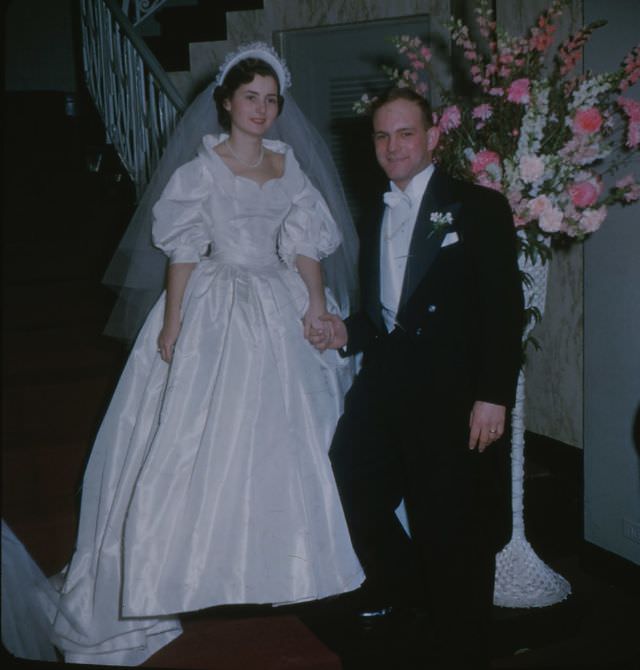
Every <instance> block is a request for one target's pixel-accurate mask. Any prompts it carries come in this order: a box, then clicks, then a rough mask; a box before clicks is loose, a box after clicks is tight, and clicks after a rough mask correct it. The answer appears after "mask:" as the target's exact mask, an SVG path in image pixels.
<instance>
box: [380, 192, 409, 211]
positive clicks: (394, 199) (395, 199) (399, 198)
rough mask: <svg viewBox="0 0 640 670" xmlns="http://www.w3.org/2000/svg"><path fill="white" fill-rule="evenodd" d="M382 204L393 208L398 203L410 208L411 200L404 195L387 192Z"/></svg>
mask: <svg viewBox="0 0 640 670" xmlns="http://www.w3.org/2000/svg"><path fill="white" fill-rule="evenodd" d="M382 199H383V200H384V204H385V205H386V206H387V207H391V208H393V207H395V206H396V205H399V204H400V203H404V204H405V205H407V207H411V199H410V198H409V196H408V195H407V194H406V193H398V192H397V191H387V192H386V193H385V194H384V195H383V196H382Z"/></svg>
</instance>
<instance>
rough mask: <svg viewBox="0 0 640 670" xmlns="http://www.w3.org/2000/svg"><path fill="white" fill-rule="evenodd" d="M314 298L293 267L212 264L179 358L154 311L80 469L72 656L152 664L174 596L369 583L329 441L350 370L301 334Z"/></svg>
mask: <svg viewBox="0 0 640 670" xmlns="http://www.w3.org/2000/svg"><path fill="white" fill-rule="evenodd" d="M329 297H330V296H329ZM306 302H307V299H306V289H305V287H304V284H303V282H302V280H301V278H300V277H299V275H298V274H297V273H296V272H294V271H291V270H288V269H286V268H285V267H284V266H276V267H269V268H263V269H261V270H255V269H253V270H250V269H247V268H242V267H239V266H237V265H230V264H225V263H219V262H213V261H209V262H203V263H201V264H199V265H198V266H197V267H196V269H195V271H194V273H193V274H192V277H191V279H190V282H189V285H188V288H187V292H186V294H185V298H184V301H183V316H182V329H181V332H180V336H179V339H178V342H177V345H176V349H175V353H174V358H173V361H172V363H171V364H170V365H167V364H166V363H164V362H163V361H162V360H161V358H160V356H159V354H158V352H157V343H156V339H157V336H158V333H159V331H160V328H161V324H162V318H163V309H164V297H161V299H160V300H159V302H158V303H157V304H156V306H155V307H154V308H153V309H152V311H151V313H150V315H149V317H148V319H147V321H146V323H145V325H144V327H143V329H142V331H141V333H140V335H139V337H138V339H137V341H136V344H135V346H134V348H133V350H132V353H131V355H130V357H129V360H128V362H127V364H126V366H125V369H124V372H123V374H122V376H121V379H120V381H119V383H118V386H117V388H116V391H115V393H114V396H113V398H112V401H111V403H110V406H109V409H108V411H107V414H106V416H105V418H104V420H103V423H102V425H101V427H100V430H99V433H98V435H97V438H96V441H95V444H94V447H93V450H92V453H91V457H90V460H89V462H88V465H87V470H86V473H85V478H84V482H83V491H82V504H81V514H80V525H79V532H78V539H77V546H76V550H75V553H74V555H73V558H72V560H71V562H70V564H69V565H68V566H67V568H66V570H65V573H64V575H62V578H63V581H62V586H61V590H60V599H59V602H58V604H57V609H56V610H55V611H54V612H52V616H53V618H54V619H55V620H54V628H55V633H56V635H57V637H58V639H61V640H62V646H63V651H64V653H65V659H66V660H67V661H70V662H83V663H88V662H93V663H103V664H118V665H119V664H130V665H134V664H138V663H142V662H143V661H144V660H145V659H146V658H148V657H149V656H150V655H151V654H152V653H154V652H155V651H156V650H157V649H159V648H160V647H162V646H164V645H165V644H167V643H168V642H169V641H171V640H172V639H173V638H174V637H176V636H177V635H179V634H180V631H181V629H180V624H179V621H178V619H177V617H176V616H175V615H176V614H178V613H180V612H188V611H194V610H198V609H203V608H207V607H212V606H215V605H222V604H237V603H291V602H299V601H304V600H310V599H319V598H323V597H326V596H329V595H333V594H337V593H341V592H345V591H349V590H352V589H355V588H357V587H358V586H359V585H360V584H361V582H362V580H363V574H362V570H361V567H360V565H359V563H358V560H357V558H356V556H355V554H354V552H353V549H352V547H351V543H350V540H349V535H348V530H347V527H346V523H345V520H344V516H343V512H342V508H341V505H340V501H339V497H338V493H337V489H336V486H335V483H334V480H333V475H332V472H331V467H330V464H329V460H328V456H327V452H328V448H329V444H330V441H331V438H332V435H333V431H334V428H335V425H336V422H337V420H338V418H339V416H340V414H341V412H342V407H343V397H344V394H345V393H346V391H347V389H348V387H349V385H350V384H351V381H352V379H353V368H352V365H351V363H349V362H348V361H346V360H344V359H341V358H340V357H339V356H338V355H337V354H336V352H334V351H327V352H324V353H322V354H321V353H319V352H318V351H316V350H315V349H314V348H313V347H312V346H311V345H310V344H309V343H308V342H307V341H306V340H305V339H304V337H303V333H302V323H301V317H302V315H303V313H304V310H305V308H306ZM332 306H333V310H334V311H335V310H336V307H335V305H332Z"/></svg>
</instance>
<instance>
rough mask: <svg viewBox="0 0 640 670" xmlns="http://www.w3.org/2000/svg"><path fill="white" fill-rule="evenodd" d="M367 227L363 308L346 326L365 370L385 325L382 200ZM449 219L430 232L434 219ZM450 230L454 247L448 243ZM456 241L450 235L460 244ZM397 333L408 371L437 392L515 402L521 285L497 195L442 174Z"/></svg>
mask: <svg viewBox="0 0 640 670" xmlns="http://www.w3.org/2000/svg"><path fill="white" fill-rule="evenodd" d="M378 202H379V205H377V207H376V208H375V210H372V213H371V214H370V218H369V220H368V222H367V223H366V225H364V226H363V227H362V232H361V246H360V264H359V266H360V267H359V269H360V287H361V307H360V311H359V312H358V313H356V314H354V315H352V316H351V317H349V318H348V319H347V320H346V324H347V330H348V335H349V339H348V346H347V354H355V353H358V352H364V359H363V365H365V366H366V365H367V358H368V356H369V354H370V352H371V351H374V350H376V343H379V342H380V340H381V339H384V336H385V335H386V328H385V325H384V321H383V318H382V309H381V303H380V243H381V227H382V218H383V208H384V205H383V201H382V197H379V198H378ZM434 212H437V213H441V214H446V213H447V212H449V213H450V214H451V217H452V224H451V225H450V226H447V227H446V228H438V229H437V230H434V227H433V224H432V222H431V218H430V217H431V214H433V213H434ZM447 233H455V235H457V241H454V242H453V243H451V244H448V245H446V246H442V243H443V240H444V238H445V236H446V235H447ZM455 235H450V236H449V238H448V240H450V239H451V238H454V239H455ZM397 322H398V329H399V330H400V331H402V333H403V337H405V338H406V341H407V346H408V347H409V348H410V349H411V354H410V356H409V358H408V359H407V361H408V365H407V367H408V368H410V369H408V370H407V374H408V375H410V376H413V377H415V378H416V381H417V382H418V383H420V382H419V380H420V379H423V380H426V386H428V387H429V388H430V389H432V394H433V393H439V392H440V390H442V389H456V388H458V389H465V393H464V395H465V397H468V400H469V401H470V402H472V401H475V400H483V401H486V402H491V403H495V404H499V405H505V406H507V407H509V406H511V405H512V404H513V401H514V398H515V387H516V382H517V376H518V371H519V369H520V365H521V356H522V350H521V337H522V328H523V297H522V282H521V278H520V272H519V269H518V263H517V251H516V234H515V229H514V225H513V219H512V214H511V209H510V207H509V204H508V202H507V200H506V199H505V198H504V197H503V196H502V195H501V194H499V193H497V192H495V191H493V190H490V189H487V188H483V187H480V186H477V185H474V184H470V183H466V182H462V181H459V180H455V179H452V178H451V177H449V176H448V175H447V174H446V173H445V172H443V171H442V170H441V169H440V168H436V170H435V171H434V173H433V174H432V176H431V179H430V181H429V184H428V187H427V189H426V191H425V194H424V196H423V200H422V203H421V206H420V209H419V213H418V217H417V220H416V225H415V229H414V232H413V236H412V240H411V245H410V249H409V259H408V261H407V268H406V272H405V277H404V284H403V288H402V295H401V300H400V306H399V310H398V315H397Z"/></svg>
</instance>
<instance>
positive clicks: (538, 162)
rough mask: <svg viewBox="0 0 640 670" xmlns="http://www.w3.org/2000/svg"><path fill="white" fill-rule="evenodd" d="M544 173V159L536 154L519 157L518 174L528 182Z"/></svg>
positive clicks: (535, 179) (533, 180)
mask: <svg viewBox="0 0 640 670" xmlns="http://www.w3.org/2000/svg"><path fill="white" fill-rule="evenodd" d="M543 174H544V161H543V160H542V159H541V158H539V157H538V156H523V157H522V158H521V159H520V176H521V177H522V179H523V181H526V182H527V183H529V184H533V182H535V181H537V180H538V179H540V177H542V175H543Z"/></svg>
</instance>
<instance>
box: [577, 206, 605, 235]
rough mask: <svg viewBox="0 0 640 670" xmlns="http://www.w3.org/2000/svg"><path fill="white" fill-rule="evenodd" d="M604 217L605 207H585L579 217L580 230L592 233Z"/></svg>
mask: <svg viewBox="0 0 640 670" xmlns="http://www.w3.org/2000/svg"><path fill="white" fill-rule="evenodd" d="M606 218H607V208H606V207H604V206H602V207H598V209H585V210H584V212H582V216H581V217H580V222H579V225H580V230H581V231H582V232H583V233H594V232H595V231H596V230H598V228H600V226H601V225H602V222H603V221H604V220H605V219H606Z"/></svg>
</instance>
